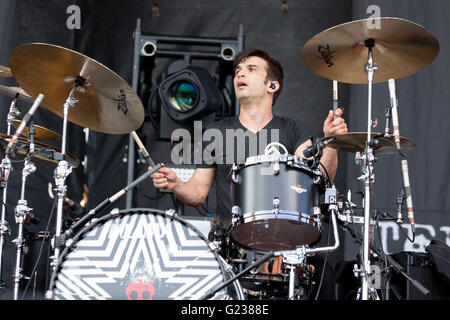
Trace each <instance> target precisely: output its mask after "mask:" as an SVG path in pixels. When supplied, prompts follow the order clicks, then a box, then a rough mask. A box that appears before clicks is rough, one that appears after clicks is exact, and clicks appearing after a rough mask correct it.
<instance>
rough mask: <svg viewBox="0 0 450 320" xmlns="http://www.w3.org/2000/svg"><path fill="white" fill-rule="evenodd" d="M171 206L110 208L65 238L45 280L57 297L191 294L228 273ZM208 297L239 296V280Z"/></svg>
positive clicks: (189, 296) (198, 294) (178, 296)
mask: <svg viewBox="0 0 450 320" xmlns="http://www.w3.org/2000/svg"><path fill="white" fill-rule="evenodd" d="M174 213H175V212H174V211H160V210H154V209H132V210H124V211H119V210H113V211H112V212H111V213H110V214H108V215H105V216H103V217H102V218H100V219H98V220H95V221H94V220H93V221H92V222H91V223H90V224H88V225H87V226H86V227H84V229H82V230H81V231H80V232H78V233H77V234H76V235H75V236H74V238H73V239H72V240H71V241H69V242H68V246H67V247H66V248H65V249H64V250H63V251H62V253H61V256H60V259H59V260H58V263H57V265H56V267H55V270H54V272H53V274H52V279H51V282H50V290H51V293H52V298H53V299H56V300H63V299H64V300H66V299H70V300H72V299H77V300H78V299H83V300H106V299H110V300H157V299H158V300H160V299H162V300H191V299H192V300H195V299H200V298H201V297H202V296H203V295H205V294H206V293H208V292H210V290H213V289H214V288H218V287H219V286H220V285H221V284H222V283H223V282H225V281H226V280H228V279H230V278H232V277H233V276H234V273H233V272H232V268H231V267H230V266H229V265H228V264H227V263H226V262H225V260H224V259H223V258H222V257H220V256H219V255H218V254H217V253H216V250H214V249H215V248H214V245H212V244H211V243H209V242H208V241H207V240H206V238H205V237H204V236H203V235H202V234H201V233H200V232H199V231H198V230H197V229H196V228H195V227H193V226H192V225H190V224H189V223H187V222H186V221H184V220H182V219H181V218H179V217H177V216H176V215H174ZM212 299H237V300H240V299H244V295H243V292H242V288H241V286H240V283H239V281H234V282H233V284H230V285H229V286H228V287H227V288H225V289H222V290H220V291H218V292H217V293H216V295H215V296H214V297H213V298H212Z"/></svg>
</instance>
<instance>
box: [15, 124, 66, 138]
mask: <svg viewBox="0 0 450 320" xmlns="http://www.w3.org/2000/svg"><path fill="white" fill-rule="evenodd" d="M21 123H22V121H20V120H14V121H13V122H12V125H13V126H14V128H16V129H17V128H19V127H20V124H21ZM34 129H35V133H34V138H35V139H36V140H59V139H61V135H60V134H59V133H56V132H54V131H52V130H50V129H47V128H44V127H41V126H39V125H37V124H35V125H34ZM22 134H23V135H25V136H27V137H29V136H30V133H29V128H28V127H25V128H24V129H23V132H22Z"/></svg>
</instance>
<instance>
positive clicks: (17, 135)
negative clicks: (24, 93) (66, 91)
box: [5, 94, 44, 155]
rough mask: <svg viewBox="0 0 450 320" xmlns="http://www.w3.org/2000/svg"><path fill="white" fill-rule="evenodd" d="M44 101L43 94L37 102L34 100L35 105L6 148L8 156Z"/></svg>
mask: <svg viewBox="0 0 450 320" xmlns="http://www.w3.org/2000/svg"><path fill="white" fill-rule="evenodd" d="M43 99H44V95H43V94H39V95H38V97H37V98H36V100H34V103H33V105H32V106H31V108H30V110H29V111H28V113H27V114H26V115H25V116H24V117H23V120H22V123H21V124H20V126H19V128H17V131H16V132H15V133H14V135H13V136H12V138H11V140H9V143H8V146H7V147H6V152H5V153H6V154H7V155H10V154H11V151H12V148H13V146H14V144H15V143H16V142H17V139H18V138H19V136H20V135H21V133H22V132H23V129H25V127H26V126H28V124H29V123H30V121H31V118H32V117H33V114H34V112H35V111H36V109H37V108H38V107H39V105H40V104H41V102H42V100H43Z"/></svg>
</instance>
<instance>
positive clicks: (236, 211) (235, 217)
mask: <svg viewBox="0 0 450 320" xmlns="http://www.w3.org/2000/svg"><path fill="white" fill-rule="evenodd" d="M240 216H241V208H240V207H239V206H233V207H232V208H231V217H232V224H233V225H234V224H235V223H237V222H238V221H239V218H240Z"/></svg>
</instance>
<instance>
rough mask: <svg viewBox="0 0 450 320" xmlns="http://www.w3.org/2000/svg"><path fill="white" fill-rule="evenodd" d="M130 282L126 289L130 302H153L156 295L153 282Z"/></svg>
mask: <svg viewBox="0 0 450 320" xmlns="http://www.w3.org/2000/svg"><path fill="white" fill-rule="evenodd" d="M138 281H139V282H130V283H129V284H128V287H127V289H126V294H127V299H128V300H152V299H153V296H154V295H155V286H154V285H153V283H151V282H142V280H141V279H139V280H138Z"/></svg>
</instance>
